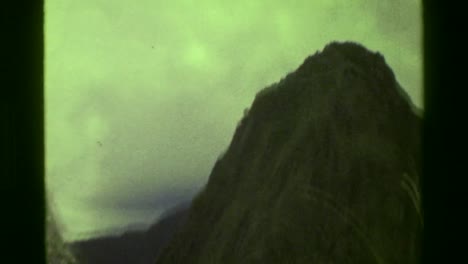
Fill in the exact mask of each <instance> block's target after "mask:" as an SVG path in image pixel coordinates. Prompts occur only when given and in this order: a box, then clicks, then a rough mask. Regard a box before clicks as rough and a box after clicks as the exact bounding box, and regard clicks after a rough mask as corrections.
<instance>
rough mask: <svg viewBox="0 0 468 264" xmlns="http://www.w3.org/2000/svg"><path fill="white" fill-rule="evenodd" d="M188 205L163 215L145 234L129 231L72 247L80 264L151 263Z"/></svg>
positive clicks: (77, 243) (143, 232) (183, 217)
mask: <svg viewBox="0 0 468 264" xmlns="http://www.w3.org/2000/svg"><path fill="white" fill-rule="evenodd" d="M188 206H189V203H184V204H182V205H180V206H178V207H177V208H175V209H174V210H171V211H170V212H169V213H167V214H164V215H163V216H162V217H161V220H159V221H158V222H157V223H155V224H153V225H151V226H150V227H149V228H148V230H143V231H128V232H125V233H123V234H122V235H120V236H107V237H99V238H94V239H89V240H85V241H78V242H74V243H72V244H71V247H72V248H73V250H74V252H76V255H77V258H78V260H79V263H80V264H107V263H108V264H148V263H154V261H155V260H156V258H157V256H158V254H159V251H160V249H161V248H163V247H164V246H165V245H166V244H167V242H168V240H169V239H170V238H171V237H172V235H173V233H174V232H175V231H176V230H177V229H178V228H180V226H181V225H182V224H183V223H184V221H185V219H186V217H187V214H188Z"/></svg>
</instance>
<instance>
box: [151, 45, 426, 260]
mask: <svg viewBox="0 0 468 264" xmlns="http://www.w3.org/2000/svg"><path fill="white" fill-rule="evenodd" d="M420 130H421V118H420V117H419V116H418V115H417V114H415V112H414V109H413V106H412V104H411V102H410V101H409V98H408V96H407V95H406V94H405V93H404V92H403V90H402V89H401V88H400V86H399V84H398V83H397V81H396V80H395V77H394V74H393V72H392V70H391V69H390V68H389V67H388V66H387V65H386V63H385V60H384V58H383V56H381V55H380V54H378V53H373V52H370V51H368V50H367V49H365V48H364V47H362V46H360V45H358V44H353V43H331V44H329V45H327V46H326V47H325V48H324V50H323V51H322V52H320V53H316V54H315V55H314V56H311V57H308V58H307V59H306V60H305V61H304V63H303V64H302V65H301V66H300V67H299V68H298V69H297V70H296V71H295V72H293V73H291V74H289V75H288V76H287V77H285V78H284V79H283V80H281V81H280V82H279V83H277V84H274V85H272V86H270V87H268V88H266V89H264V90H263V91H261V92H260V93H259V94H257V96H256V98H255V100H254V102H253V104H252V107H251V109H250V111H249V113H248V114H246V116H244V118H243V119H242V120H241V122H240V124H239V126H238V128H237V130H236V131H235V134H234V137H233V139H232V142H231V144H230V146H229V149H228V151H227V152H226V154H225V155H224V156H223V157H222V158H221V159H220V160H219V161H217V162H216V164H215V166H214V168H213V170H212V172H211V175H210V178H209V182H208V184H207V186H206V187H205V189H204V190H203V191H202V192H201V193H200V194H199V195H198V196H197V198H195V200H194V202H193V204H192V207H191V209H190V212H189V216H188V220H187V223H186V225H185V226H184V228H183V229H182V230H180V232H179V233H178V234H177V235H176V236H175V237H174V239H172V241H171V242H170V244H169V246H168V247H167V248H166V249H165V250H164V251H163V253H162V255H161V256H160V258H159V259H158V262H157V263H158V264H169V263H184V264H185V263H193V264H196V263H201V264H210V263H216V264H218V263H224V264H228V263H417V262H418V259H419V250H420V234H421V231H422V225H423V222H422V212H421V209H420V193H419V188H420V187H419V186H420V184H419V181H420V178H419V177H420V132H421V131H420Z"/></svg>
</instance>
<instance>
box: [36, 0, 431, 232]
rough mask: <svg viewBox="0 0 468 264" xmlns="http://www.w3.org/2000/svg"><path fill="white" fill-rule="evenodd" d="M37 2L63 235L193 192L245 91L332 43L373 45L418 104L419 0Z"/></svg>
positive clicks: (52, 178) (249, 94) (50, 166)
mask: <svg viewBox="0 0 468 264" xmlns="http://www.w3.org/2000/svg"><path fill="white" fill-rule="evenodd" d="M45 2H46V25H45V26H46V134H47V139H46V142H47V143H46V144H47V153H46V158H47V186H48V188H49V190H50V192H51V193H52V194H53V197H54V200H55V201H56V202H55V203H56V205H55V206H56V208H57V211H58V212H59V215H60V217H61V219H62V221H63V225H64V227H65V236H66V238H67V239H73V238H76V237H77V236H80V234H81V233H83V232H92V231H95V230H100V229H108V228H111V227H114V226H119V225H123V224H127V223H130V222H133V221H139V222H144V221H148V220H149V219H153V218H155V217H157V216H158V214H159V213H161V212H162V211H163V210H164V209H165V208H167V207H168V206H171V205H172V204H173V203H174V202H175V201H178V200H180V199H183V198H186V197H187V196H190V195H192V193H193V190H194V189H195V187H198V186H200V185H201V184H203V183H204V182H205V181H206V180H207V177H208V175H209V173H210V170H211V168H212V166H213V164H214V162H215V160H216V158H217V157H218V156H219V154H220V153H221V152H222V151H223V150H224V149H225V148H226V147H227V145H228V143H229V142H230V139H231V136H232V134H233V131H234V129H235V127H236V124H237V121H238V120H239V119H240V118H241V116H242V113H243V109H244V108H246V107H248V106H250V104H251V102H252V100H253V98H254V96H255V93H256V92H257V91H258V90H260V89H261V88H263V87H265V86H267V85H269V84H271V83H273V82H276V81H278V80H280V79H281V77H283V76H285V75H286V74H287V73H289V72H291V71H293V70H295V69H296V68H297V67H298V66H299V65H300V64H301V63H302V61H303V60H304V59H305V58H306V57H307V56H308V55H311V54H313V53H315V52H316V51H317V50H321V49H322V48H323V47H324V46H325V45H326V44H327V43H329V42H330V41H332V40H339V41H344V40H352V41H358V42H360V43H362V44H364V45H365V46H366V47H368V48H369V49H371V50H373V51H379V52H380V53H382V54H383V55H384V56H385V59H386V61H387V63H389V65H390V66H391V67H392V68H393V70H394V72H395V74H396V76H397V79H398V81H399V82H400V83H401V84H402V86H403V87H404V88H405V89H406V90H407V92H408V93H409V95H410V96H411V98H412V100H413V101H414V102H415V104H416V105H418V106H420V107H421V105H422V50H421V37H422V36H421V27H422V23H421V3H420V1H417V0H357V1H349V0H324V1H310V0H309V1H294V0H290V1H271V0H270V1H263V0H262V1H252V0H239V1H229V2H228V1H213V0H209V1H208V0H206V1H188V0H187V1H181V0H177V1H176V0H172V1H149V0H141V1H122V0H112V1H111V0H81V1H71V0H47V1H45ZM221 2H222V4H221Z"/></svg>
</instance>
